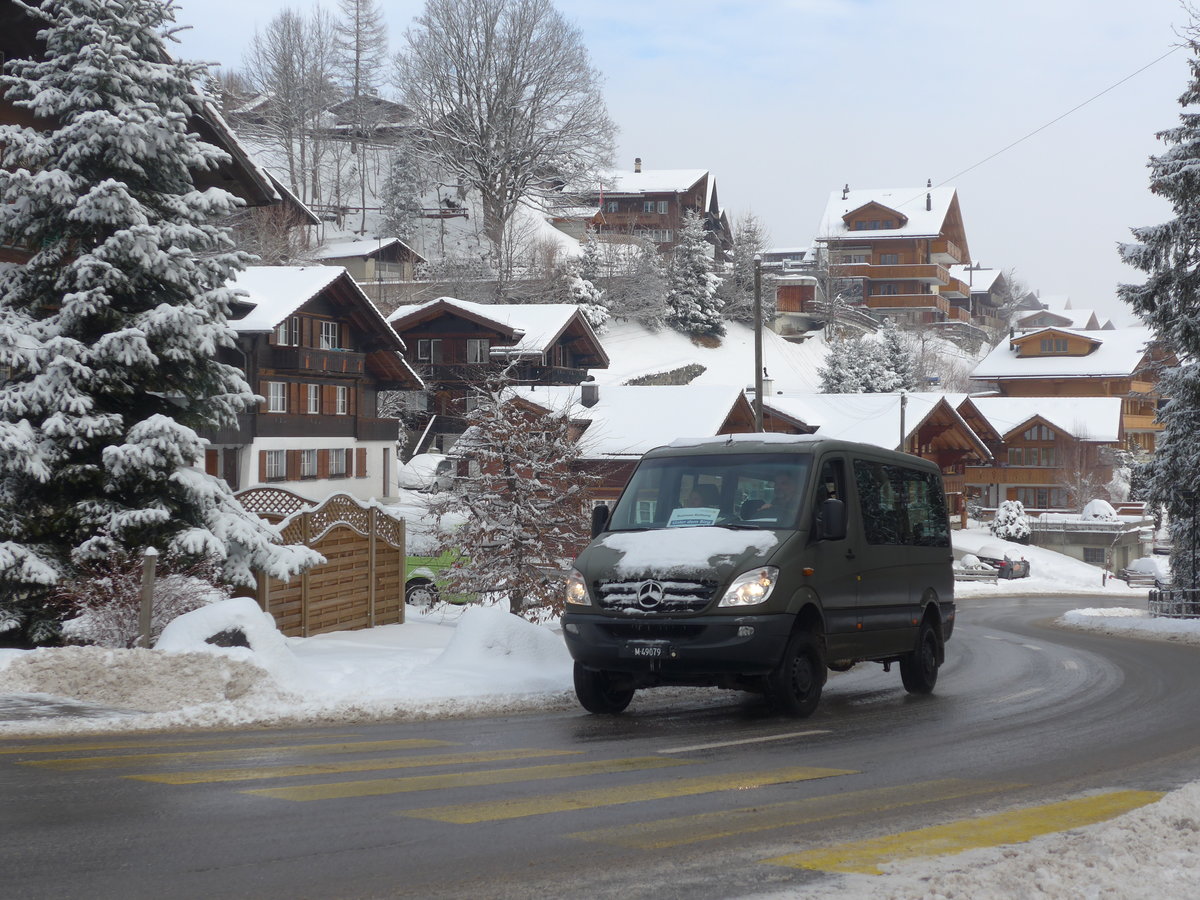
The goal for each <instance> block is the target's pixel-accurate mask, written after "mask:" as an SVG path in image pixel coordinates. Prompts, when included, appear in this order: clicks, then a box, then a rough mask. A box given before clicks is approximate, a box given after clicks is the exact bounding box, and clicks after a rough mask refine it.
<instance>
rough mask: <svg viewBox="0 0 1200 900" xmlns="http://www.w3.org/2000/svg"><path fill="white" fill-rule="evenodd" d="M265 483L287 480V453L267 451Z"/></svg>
mask: <svg viewBox="0 0 1200 900" xmlns="http://www.w3.org/2000/svg"><path fill="white" fill-rule="evenodd" d="M266 454H267V465H266V469H267V481H282V480H283V479H285V478H287V451H286V450H267V451H266Z"/></svg>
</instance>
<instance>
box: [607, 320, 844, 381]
mask: <svg viewBox="0 0 1200 900" xmlns="http://www.w3.org/2000/svg"><path fill="white" fill-rule="evenodd" d="M762 337H763V366H764V368H766V370H767V374H768V376H769V377H770V378H771V380H772V381H773V382H774V385H775V388H776V389H777V390H782V391H815V390H817V389H818V387H819V386H820V384H821V375H820V369H821V366H822V365H824V363H825V357H826V355H827V354H828V352H829V351H828V349H827V348H826V346H825V341H824V339H823V338H822V337H821V336H820V334H819V333H818V334H816V335H813V336H811V337H810V338H809V339H808V340H806V341H804V342H803V343H800V344H796V343H792V342H791V341H788V340H785V339H784V338H783V337H781V336H779V335H778V334H776V333H775V332H773V331H770V330H768V329H764V330H763V336H762ZM600 343H601V344H602V345H603V346H604V352H605V353H607V354H608V358H609V365H608V368H607V369H605V370H603V371H597V372H594V373H593V374H594V375H595V377H596V381H597V382H599V383H601V384H626V383H627V382H629V381H632V380H634V379H638V378H645V377H647V376H651V375H659V374H662V373H665V372H673V371H676V370H679V369H683V368H684V367H687V366H699V367H701V368H702V369H703V371H702V372H700V374H698V375H696V376H695V377H694V378H692V380H691V381H690V383H691V384H699V385H731V386H733V387H736V388H745V387H748V386H750V385H752V384H753V383H754V330H753V329H752V328H750V327H749V326H747V325H743V324H741V323H740V322H726V323H725V334H724V336H722V337H721V338H720V339H719V344H718V345H717V346H715V347H705V346H702V345H698V344H696V343H693V341H692V339H691V338H690V337H689V336H688V335H685V334H681V333H680V332H678V331H675V330H674V329H673V328H662V329H659V330H657V331H655V330H653V329H650V328H647V327H646V326H645V325H641V324H638V323H637V322H633V321H631V320H627V319H610V320H609V322H608V329H607V330H606V331H605V332H604V333H603V334H602V335H600Z"/></svg>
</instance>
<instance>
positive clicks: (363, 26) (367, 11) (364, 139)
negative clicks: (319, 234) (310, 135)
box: [334, 0, 387, 231]
mask: <svg viewBox="0 0 1200 900" xmlns="http://www.w3.org/2000/svg"><path fill="white" fill-rule="evenodd" d="M338 5H339V6H340V7H341V11H342V18H341V19H340V20H339V21H338V22H337V23H336V24H335V25H334V51H335V54H336V59H337V68H338V73H339V75H340V76H341V80H342V84H343V86H344V87H345V91H346V95H347V100H348V115H347V117H346V118H348V119H349V121H350V124H351V127H352V130H353V134H354V147H353V149H354V155H355V157H356V162H355V175H356V176H357V177H356V181H357V188H358V198H359V206H360V207H361V219H360V224H359V230H360V231H366V228H367V196H368V190H367V188H368V183H369V180H370V179H369V177H368V176H369V173H370V171H371V165H370V164H369V163H370V159H369V157H370V156H371V153H370V150H369V146H370V139H371V133H372V132H373V131H374V130H375V128H376V126H377V125H378V124H379V118H380V117H379V106H378V105H377V104H376V103H375V102H374V99H375V97H376V96H377V95H378V93H379V73H380V72H381V71H382V70H383V65H384V62H385V61H386V59H387V27H386V26H385V25H384V22H383V13H382V11H381V10H380V9H379V5H378V3H377V2H376V0H338Z"/></svg>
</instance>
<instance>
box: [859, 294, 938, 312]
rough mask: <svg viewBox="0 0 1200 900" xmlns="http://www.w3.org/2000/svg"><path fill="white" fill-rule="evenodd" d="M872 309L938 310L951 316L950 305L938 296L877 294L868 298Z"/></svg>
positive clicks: (868, 304) (868, 303)
mask: <svg viewBox="0 0 1200 900" xmlns="http://www.w3.org/2000/svg"><path fill="white" fill-rule="evenodd" d="M867 306H869V307H870V308H871V309H923V308H928V309H937V310H941V311H942V313H944V314H946V315H949V314H950V303H949V301H947V300H944V299H942V298H941V297H939V296H938V295H937V294H875V295H873V296H870V297H868V298H867Z"/></svg>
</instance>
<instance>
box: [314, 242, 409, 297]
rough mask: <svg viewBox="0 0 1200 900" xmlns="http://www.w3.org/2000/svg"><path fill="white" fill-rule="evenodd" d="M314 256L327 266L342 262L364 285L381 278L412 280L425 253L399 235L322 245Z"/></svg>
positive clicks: (393, 280) (378, 280)
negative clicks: (409, 244) (398, 236)
mask: <svg viewBox="0 0 1200 900" xmlns="http://www.w3.org/2000/svg"><path fill="white" fill-rule="evenodd" d="M312 257H313V259H315V260H317V261H318V262H319V263H321V265H324V266H341V267H342V268H344V269H345V270H346V271H347V272H349V273H350V276H351V277H352V278H353V279H354V280H355V281H357V282H358V283H359V284H360V285H361V286H362V287H363V288H364V289H366V288H368V287H369V286H370V285H371V284H377V283H379V282H384V283H393V282H397V281H412V280H413V275H414V270H415V269H416V267H417V266H418V265H419V264H420V263H423V262H425V257H423V256H422V255H421V254H420V253H418V252H417V251H416V250H414V249H413V248H412V247H410V246H408V244H406V243H404V241H402V240H400V238H378V239H376V240H369V239H366V238H361V239H357V240H351V241H338V242H336V243H332V244H327V245H325V246H324V247H319V248H317V250H315V251H314V252H313V254H312Z"/></svg>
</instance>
